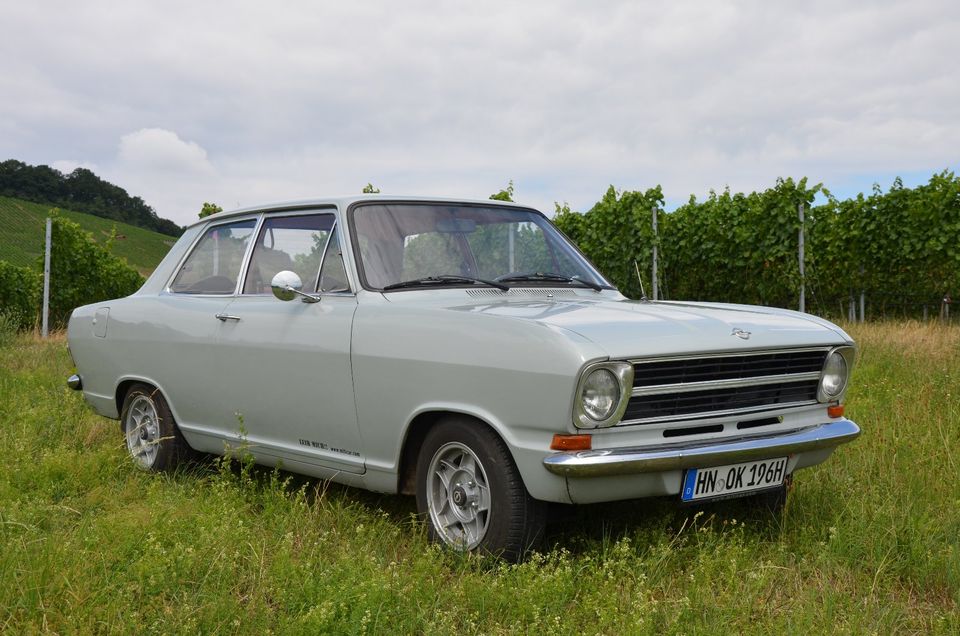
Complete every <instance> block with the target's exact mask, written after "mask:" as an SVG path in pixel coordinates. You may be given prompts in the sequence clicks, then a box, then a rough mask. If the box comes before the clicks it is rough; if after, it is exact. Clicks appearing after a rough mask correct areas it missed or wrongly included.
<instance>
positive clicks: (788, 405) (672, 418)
mask: <svg viewBox="0 0 960 636" xmlns="http://www.w3.org/2000/svg"><path fill="white" fill-rule="evenodd" d="M814 404H819V402H817V401H816V400H806V401H804V402H782V403H780V404H761V405H760V406H748V407H744V408H739V409H726V410H724V411H700V412H699V413H689V414H687V415H664V416H662V417H647V418H641V419H638V420H624V421H622V422H620V423H619V424H617V426H628V425H630V424H656V423H661V422H687V421H689V420H707V419H710V418H714V417H725V416H728V415H740V414H748V413H762V412H764V411H783V410H787V409H794V408H799V407H804V406H811V405H814Z"/></svg>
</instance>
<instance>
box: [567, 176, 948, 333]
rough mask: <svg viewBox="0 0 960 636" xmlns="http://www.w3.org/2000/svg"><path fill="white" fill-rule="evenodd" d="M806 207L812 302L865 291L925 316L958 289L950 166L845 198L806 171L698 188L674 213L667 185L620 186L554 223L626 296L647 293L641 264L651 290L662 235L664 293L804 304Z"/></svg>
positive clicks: (830, 305)
mask: <svg viewBox="0 0 960 636" xmlns="http://www.w3.org/2000/svg"><path fill="white" fill-rule="evenodd" d="M818 195H819V196H818ZM815 199H821V200H823V201H824V202H823V203H821V204H819V205H814V200H815ZM800 205H802V206H804V216H805V221H804V232H805V241H806V250H805V251H806V257H805V259H804V263H805V270H806V271H805V279H804V280H805V284H806V289H807V309H808V311H813V312H816V313H822V314H831V313H833V314H836V313H838V311H843V309H842V306H843V304H844V303H845V302H846V300H847V299H848V298H850V297H851V296H855V295H857V296H858V295H859V294H860V293H861V292H862V293H864V294H865V295H866V297H867V298H868V299H869V301H870V302H871V303H872V304H873V305H874V307H875V311H874V313H877V314H879V313H887V312H886V311H885V309H886V308H887V306H889V307H890V308H891V309H892V308H894V307H896V308H897V313H917V312H919V311H920V308H921V306H922V305H924V304H930V305H938V304H939V303H940V301H941V299H943V298H944V297H955V296H956V295H957V292H958V291H960V289H958V288H960V179H958V178H957V177H956V176H955V175H954V174H953V173H951V172H946V171H945V172H942V173H940V174H936V175H933V177H931V179H930V180H929V182H928V183H927V184H924V185H921V186H918V187H915V188H906V187H904V186H903V184H902V182H901V181H900V180H899V179H897V180H896V181H895V182H894V184H893V186H892V187H891V188H890V190H889V191H887V192H882V191H881V190H880V188H879V187H874V190H873V192H872V193H871V194H870V195H859V196H857V197H856V198H853V199H847V200H839V199H836V198H835V197H833V196H832V195H831V194H830V193H829V191H827V190H826V189H824V188H823V187H822V186H821V185H819V184H818V185H812V186H811V185H809V184H808V183H807V180H806V179H800V180H799V181H794V180H792V179H781V180H778V181H777V183H776V184H775V185H774V187H772V188H769V189H767V190H764V191H762V192H752V193H750V194H742V193H731V192H730V191H729V190H727V191H724V192H722V193H715V192H714V193H711V194H710V196H709V197H708V198H707V199H706V200H704V201H698V200H696V198H694V197H691V198H690V201H689V202H688V203H686V204H685V205H683V206H680V207H679V208H678V209H677V210H675V211H674V212H671V213H665V212H664V210H663V195H662V192H661V189H660V187H659V186H658V187H656V188H651V189H649V190H647V191H645V192H618V191H616V190H614V189H613V187H611V188H610V189H609V190H607V192H606V193H605V194H604V196H603V198H601V200H600V201H599V202H598V203H597V204H596V205H594V206H593V207H592V208H591V209H590V210H589V211H587V212H586V213H583V214H581V213H577V212H573V211H571V210H569V208H566V207H565V206H564V207H560V206H558V207H557V214H556V216H555V219H554V221H555V223H556V224H557V225H558V226H559V227H560V229H561V230H563V231H564V232H565V233H566V234H567V235H568V236H570V238H572V239H573V240H574V241H575V242H576V243H577V244H578V245H579V246H580V248H581V249H582V250H583V251H584V252H585V253H586V254H587V256H588V257H590V259H591V260H593V262H594V263H596V264H597V266H598V267H599V268H600V269H601V271H603V272H604V273H605V274H606V275H607V276H608V277H610V278H611V279H612V281H613V282H614V283H615V284H616V285H617V286H618V287H619V288H620V289H621V290H622V291H623V292H624V293H625V294H626V295H627V296H630V297H634V298H636V297H639V296H640V285H639V283H638V280H637V272H636V269H637V265H634V261H636V263H637V264H638V265H639V269H640V272H641V275H642V276H643V278H644V284H645V286H646V290H647V292H648V293H649V292H650V289H651V283H652V279H651V266H650V264H651V252H652V249H653V246H654V244H657V246H658V252H659V267H658V276H657V278H658V282H659V285H660V289H661V297H666V298H670V299H685V300H687V299H689V300H709V301H720V302H737V303H748V304H761V305H773V306H781V307H793V308H795V307H796V306H797V300H798V295H799V289H800V282H801V278H800V267H799V259H798V254H797V247H798V241H799V230H800V227H801V226H800V219H799V214H798V206H800ZM654 213H656V214H657V218H658V230H659V231H658V233H657V235H656V236H655V235H654V233H653V229H652V216H653V214H654ZM905 308H908V309H909V311H907V310H905Z"/></svg>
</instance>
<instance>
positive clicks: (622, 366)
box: [573, 360, 633, 428]
mask: <svg viewBox="0 0 960 636" xmlns="http://www.w3.org/2000/svg"><path fill="white" fill-rule="evenodd" d="M597 369H606V370H608V371H610V373H612V374H613V376H614V377H615V378H616V379H617V382H618V383H619V384H620V400H619V401H618V402H617V408H615V409H614V410H613V413H611V414H610V417H608V418H607V419H605V420H600V421H597V420H595V419H593V418H592V417H590V416H589V415H587V414H586V412H585V411H584V410H583V397H582V394H583V383H584V382H586V380H587V378H588V377H589V376H590V374H591V373H593V372H594V371H596V370H597ZM632 386H633V365H632V364H630V363H629V362H623V361H620V360H612V361H610V360H608V361H604V362H593V363H591V364H588V365H587V366H585V367H583V369H581V370H580V379H579V380H577V390H576V391H575V392H574V394H573V425H574V426H575V427H577V428H607V427H610V426H613V425H614V424H616V423H617V422H619V421H620V418H621V417H623V412H624V411H625V410H627V402H629V401H630V388H631V387H632Z"/></svg>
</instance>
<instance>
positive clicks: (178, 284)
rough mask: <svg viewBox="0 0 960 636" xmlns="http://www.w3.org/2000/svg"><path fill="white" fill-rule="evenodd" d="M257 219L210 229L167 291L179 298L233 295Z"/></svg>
mask: <svg viewBox="0 0 960 636" xmlns="http://www.w3.org/2000/svg"><path fill="white" fill-rule="evenodd" d="M256 224H257V222H256V219H248V220H245V221H237V222H236V223H226V224H224V225H215V226H214V227H211V228H209V229H208V230H207V231H206V232H205V233H204V234H203V237H202V238H201V239H200V242H198V243H197V245H196V247H194V248H193V251H192V252H190V256H188V257H187V260H186V261H184V263H183V266H182V267H181V268H180V271H179V272H177V277H176V278H174V279H173V284H171V285H170V291H172V292H175V293H178V294H232V293H233V291H234V290H235V289H236V287H237V278H239V276H240V268H241V267H242V266H243V257H244V255H245V254H246V253H247V245H248V244H249V243H250V237H251V236H252V235H253V229H254V227H256Z"/></svg>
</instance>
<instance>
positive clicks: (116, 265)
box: [40, 211, 143, 326]
mask: <svg viewBox="0 0 960 636" xmlns="http://www.w3.org/2000/svg"><path fill="white" fill-rule="evenodd" d="M52 216H53V229H52V235H51V243H52V245H53V248H52V250H51V254H50V324H51V325H54V326H63V325H65V324H66V321H67V319H68V318H69V317H70V312H71V311H73V309H74V308H76V307H79V306H80V305H86V304H89V303H95V302H99V301H101V300H108V299H111V298H121V297H123V296H129V295H130V294H132V293H133V292H135V291H137V289H139V288H140V286H141V285H142V284H143V277H142V276H140V274H139V273H138V272H137V270H135V269H133V268H132V267H130V266H129V265H127V263H126V261H125V260H123V259H121V258H119V257H117V256H114V255H113V254H112V253H111V252H110V243H111V242H110V241H108V242H107V246H106V247H104V246H100V245H98V244H97V243H96V242H95V241H94V240H93V237H92V236H91V235H90V233H89V232H85V231H84V230H83V228H81V227H80V226H79V225H78V224H76V223H74V222H72V221H68V220H67V219H64V218H62V217H60V216H59V215H58V214H56V211H54V214H53V215H52ZM41 259H42V257H41ZM42 263H43V261H42V260H41V261H40V267H41V268H42V266H43V265H42Z"/></svg>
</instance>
